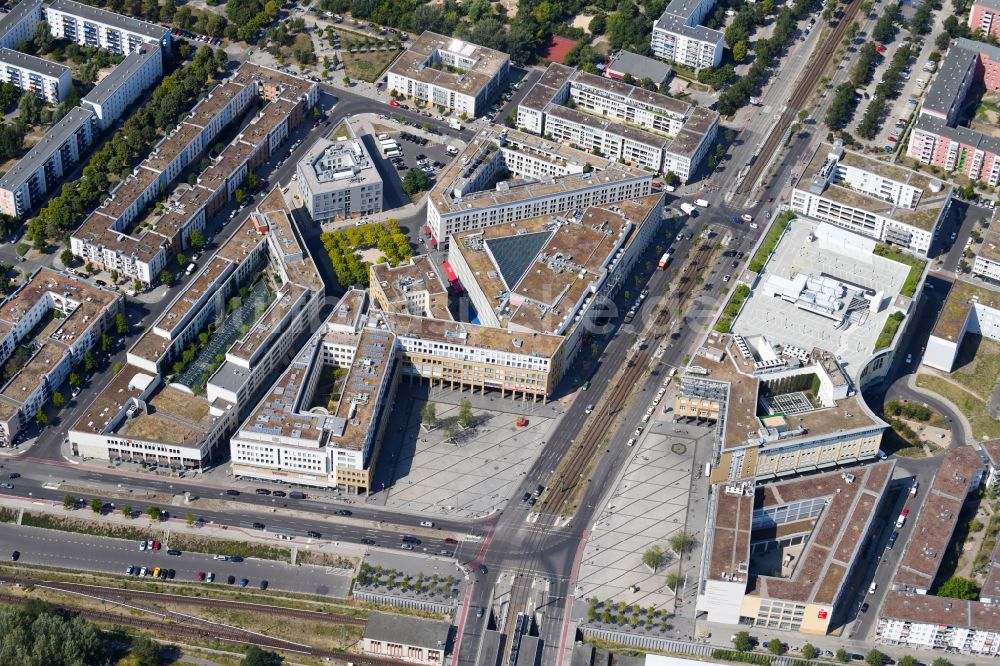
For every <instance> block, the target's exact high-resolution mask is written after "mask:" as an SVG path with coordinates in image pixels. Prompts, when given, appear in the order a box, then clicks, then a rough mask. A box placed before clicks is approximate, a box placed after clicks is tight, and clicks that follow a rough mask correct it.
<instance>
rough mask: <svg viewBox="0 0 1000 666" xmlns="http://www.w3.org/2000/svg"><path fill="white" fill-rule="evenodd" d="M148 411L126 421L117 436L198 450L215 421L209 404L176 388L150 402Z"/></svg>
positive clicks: (165, 388)
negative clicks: (193, 447)
mask: <svg viewBox="0 0 1000 666" xmlns="http://www.w3.org/2000/svg"><path fill="white" fill-rule="evenodd" d="M147 406H148V407H147V409H146V410H145V411H140V412H139V413H138V414H137V415H136V416H134V417H132V418H131V419H128V420H126V421H125V422H124V423H122V425H121V427H119V428H118V430H117V433H118V434H120V435H123V436H125V437H135V438H137V439H143V440H153V441H158V442H167V443H169V444H177V445H180V446H198V444H199V443H200V442H201V440H203V439H204V438H205V436H206V435H207V434H208V433H209V431H211V429H212V423H213V422H214V421H215V418H214V417H212V416H210V415H209V405H208V400H206V399H205V398H204V397H202V396H196V395H192V394H190V393H188V392H186V391H182V390H181V389H178V388H175V387H174V386H172V385H168V386H164V387H162V388H161V389H160V390H159V391H157V392H156V393H155V394H154V395H153V397H152V398H150V399H149V400H148V401H147Z"/></svg>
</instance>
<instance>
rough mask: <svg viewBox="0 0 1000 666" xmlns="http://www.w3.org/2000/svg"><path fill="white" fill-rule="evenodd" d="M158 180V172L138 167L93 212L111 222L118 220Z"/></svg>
mask: <svg viewBox="0 0 1000 666" xmlns="http://www.w3.org/2000/svg"><path fill="white" fill-rule="evenodd" d="M159 179H160V174H159V172H156V171H152V170H150V169H146V168H145V167H144V165H139V166H137V167H136V168H135V169H133V170H132V173H130V174H129V175H128V178H126V179H125V180H123V181H121V182H119V183H118V185H117V186H116V187H115V189H113V190H111V196H110V197H109V198H108V199H107V200H106V201H105V202H104V203H102V204H101V205H100V206H98V208H97V210H96V211H95V212H100V213H103V214H104V215H106V216H108V217H109V218H111V220H119V219H121V218H122V216H123V215H124V214H125V211H127V210H128V209H129V207H130V206H132V204H134V203H135V202H136V201H137V200H138V199H139V197H140V195H142V193H143V192H145V191H146V190H148V189H149V188H150V186H151V185H153V183H155V182H156V181H158V180H159Z"/></svg>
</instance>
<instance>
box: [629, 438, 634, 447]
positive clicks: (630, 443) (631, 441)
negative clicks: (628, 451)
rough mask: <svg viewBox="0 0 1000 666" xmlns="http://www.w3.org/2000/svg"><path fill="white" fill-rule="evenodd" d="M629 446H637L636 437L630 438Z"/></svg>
mask: <svg viewBox="0 0 1000 666" xmlns="http://www.w3.org/2000/svg"><path fill="white" fill-rule="evenodd" d="M628 446H635V437H632V438H631V439H629V440H628Z"/></svg>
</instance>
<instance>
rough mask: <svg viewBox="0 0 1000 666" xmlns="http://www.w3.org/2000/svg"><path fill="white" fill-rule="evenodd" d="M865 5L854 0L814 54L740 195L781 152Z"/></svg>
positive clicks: (739, 191) (750, 187)
mask: <svg viewBox="0 0 1000 666" xmlns="http://www.w3.org/2000/svg"><path fill="white" fill-rule="evenodd" d="M861 4H862V0H851V1H850V2H849V3H848V4H847V5H846V6H845V8H844V15H843V17H841V19H840V21H839V22H838V23H837V27H835V28H834V29H833V32H832V33H831V34H830V37H829V38H827V40H826V41H825V42H824V43H823V44H822V45H821V46H820V48H819V51H817V52H816V53H814V54H813V58H812V59H810V60H809V62H808V63H806V71H805V75H804V76H803V78H801V79H799V82H798V85H796V87H795V90H794V91H792V96H791V97H790V98H789V99H788V104H787V106H786V107H785V111H784V113H782V114H781V116H780V117H779V118H778V121H777V122H776V123H775V124H774V125H773V126H772V127H771V131H770V133H769V134H768V135H767V139H766V140H765V141H764V145H763V146H762V147H761V149H760V151H759V152H758V156H759V157H758V159H757V160H756V161H754V163H753V164H752V165H751V166H750V171H748V172H747V175H746V178H744V179H743V182H742V183H740V186H739V187H738V188H736V193H737V194H742V195H748V194H750V192H751V191H753V189H754V186H755V185H756V183H757V180H758V179H759V178H760V175H761V173H762V172H763V171H764V169H765V168H766V167H767V166H768V164H769V162H770V156H771V155H775V154H777V152H778V150H779V149H780V148H781V146H780V143H781V142H782V141H784V138H785V132H786V131H787V130H788V128H789V127H791V126H792V123H793V122H794V121H795V118H796V116H797V115H798V113H799V110H800V109H802V107H803V106H805V103H806V102H807V101H808V100H809V96H810V95H811V94H812V92H813V89H815V87H816V84H817V83H818V82H819V80H820V78H821V77H822V76H823V73H824V72H825V71H826V66H827V65H828V64H829V63H831V62H833V56H834V54H835V53H836V52H837V48H838V47H839V46H840V44H841V42H842V40H843V38H844V33H845V32H846V31H847V26H849V25H850V24H851V23H853V22H854V18H855V17H856V16H857V14H858V11H859V10H860V8H861ZM809 63H817V66H815V67H810V66H809Z"/></svg>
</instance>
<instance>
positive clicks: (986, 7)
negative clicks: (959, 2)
mask: <svg viewBox="0 0 1000 666" xmlns="http://www.w3.org/2000/svg"><path fill="white" fill-rule="evenodd" d="M998 14H1000V2H997V0H975V2H974V3H972V7H971V8H970V9H969V23H968V25H969V30H971V31H972V32H973V33H975V32H981V33H982V34H983V35H993V36H994V37H1000V21H997V20H996V18H997V15H998Z"/></svg>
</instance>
